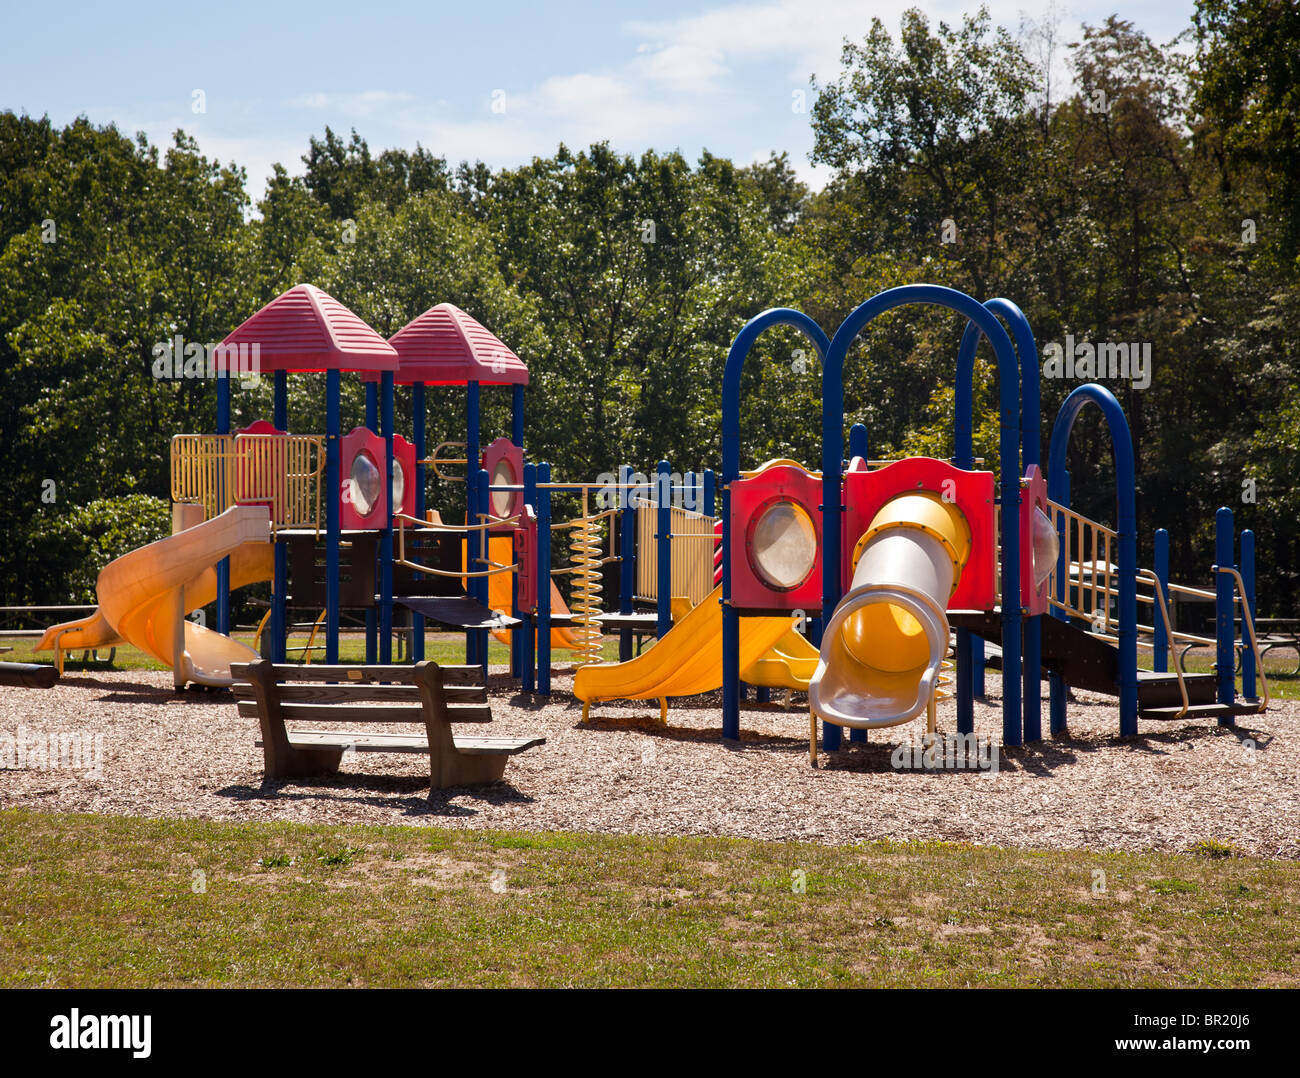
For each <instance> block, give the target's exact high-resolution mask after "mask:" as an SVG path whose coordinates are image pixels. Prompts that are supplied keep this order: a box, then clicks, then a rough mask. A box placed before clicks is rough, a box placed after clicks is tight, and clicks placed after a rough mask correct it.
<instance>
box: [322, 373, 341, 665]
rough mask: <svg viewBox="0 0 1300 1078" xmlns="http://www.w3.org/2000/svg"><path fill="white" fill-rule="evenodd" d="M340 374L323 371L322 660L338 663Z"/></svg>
mask: <svg viewBox="0 0 1300 1078" xmlns="http://www.w3.org/2000/svg"><path fill="white" fill-rule="evenodd" d="M339 390H340V386H339V372H338V370H337V369H334V370H329V371H326V372H325V505H326V512H325V661H326V662H327V663H337V662H338V661H339V491H340V486H339V426H340V419H339Z"/></svg>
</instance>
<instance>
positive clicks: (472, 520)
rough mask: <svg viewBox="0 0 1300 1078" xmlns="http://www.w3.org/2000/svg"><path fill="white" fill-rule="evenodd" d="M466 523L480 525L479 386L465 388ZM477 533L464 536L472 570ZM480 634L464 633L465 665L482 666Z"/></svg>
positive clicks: (470, 591) (467, 582)
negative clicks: (479, 651)
mask: <svg viewBox="0 0 1300 1078" xmlns="http://www.w3.org/2000/svg"><path fill="white" fill-rule="evenodd" d="M465 462H466V463H465V523H466V524H467V525H469V526H471V527H473V525H475V524H477V523H478V514H479V506H478V504H477V500H478V485H477V484H476V483H475V481H474V473H475V471H476V470H477V469H478V466H479V384H478V383H477V382H467V383H466V384H465ZM475 534H476V533H474V532H466V534H465V564H466V565H467V566H468V567H470V568H472V567H473V563H474V553H475V542H474V536H475ZM465 592H466V594H468V595H475V594H476V592H475V589H474V586H473V582H472V581H471V580H470V579H469V578H468V577H467V578H466V580H465ZM477 648H478V634H477V633H474V632H470V631H469V630H466V632H465V662H466V664H467V665H469V666H473V665H475V664H476V663H479V662H481V661H482V660H481V658H480V657H479V654H478V651H477Z"/></svg>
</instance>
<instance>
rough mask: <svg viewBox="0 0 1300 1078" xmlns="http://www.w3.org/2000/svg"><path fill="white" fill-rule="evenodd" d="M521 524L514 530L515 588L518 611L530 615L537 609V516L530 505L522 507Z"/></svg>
mask: <svg viewBox="0 0 1300 1078" xmlns="http://www.w3.org/2000/svg"><path fill="white" fill-rule="evenodd" d="M523 516H524V519H523V523H522V524H521V525H520V526H518V527H516V528H515V530H514V544H515V546H514V549H515V564H516V565H517V566H519V571H518V572H517V573H516V574H515V577H516V582H517V586H516V588H515V595H516V599H517V601H518V603H519V609H520V611H521V612H523V613H525V614H531V613H533V611H535V610H536V609H537V514H536V513H535V512H534V511H533V507H532V506H531V505H525V506H524V513H523Z"/></svg>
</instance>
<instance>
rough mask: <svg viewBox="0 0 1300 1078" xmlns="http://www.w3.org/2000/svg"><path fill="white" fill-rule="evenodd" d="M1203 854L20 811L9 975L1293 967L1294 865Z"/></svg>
mask: <svg viewBox="0 0 1300 1078" xmlns="http://www.w3.org/2000/svg"><path fill="white" fill-rule="evenodd" d="M1208 841H1209V840H1207V842H1208ZM1207 849H1209V850H1210V851H1211V852H1210V853H1208V854H1206V855H1195V854H1190V853H1189V854H1183V855H1174V854H1142V855H1137V854H1118V853H1092V852H1087V851H1071V852H1051V853H1047V852H1024V851H1014V850H1002V849H992V848H980V847H971V846H966V845H954V844H945V843H898V844H896V843H888V842H877V843H871V844H867V845H863V846H858V847H850V848H834V847H824V846H816V845H808V844H799V843H775V842H751V841H744V840H736V839H721V838H675V839H667V838H643V837H636V836H596V835H586V834H567V833H559V834H545V833H538V834H531V833H530V834H523V833H509V832H507V833H502V832H486V831H448V830H438V829H434V828H405V827H361V826H323V825H322V826H317V825H301V824H287V823H271V824H267V823H248V824H232V823H224V822H223V823H217V822H208V821H173V820H143V819H133V818H123V817H98V816H84V815H54V814H44V813H39V812H33V811H29V810H8V811H4V812H0V923H3V924H4V925H5V931H4V932H3V933H0V986H22V985H62V986H77V987H92V986H96V987H97V986H110V985H111V986H121V987H127V986H140V985H168V986H171V985H290V984H300V985H394V986H403V985H451V984H456V985H498V986H500V985H652V986H675V985H693V986H718V985H753V986H782V985H799V986H812V985H883V986H902V985H1008V986H1009V985H1044V986H1047V985H1060V986H1066V985H1070V986H1114V985H1135V986H1155V985H1186V986H1194V985H1196V986H1199V985H1217V986H1241V985H1261V984H1262V985H1282V984H1285V985H1295V984H1296V983H1298V982H1300V940H1297V937H1296V935H1295V932H1294V925H1295V923H1296V918H1297V915H1298V914H1300V865H1297V864H1295V863H1291V862H1277V861H1266V860H1259V859H1254V858H1249V857H1230V858H1225V857H1221V856H1218V854H1217V853H1216V852H1214V847H1213V846H1208V847H1207Z"/></svg>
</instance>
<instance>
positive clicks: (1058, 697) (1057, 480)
mask: <svg viewBox="0 0 1300 1078" xmlns="http://www.w3.org/2000/svg"><path fill="white" fill-rule="evenodd" d="M1088 404H1095V405H1097V407H1098V408H1100V409H1101V414H1102V416H1103V417H1104V418H1105V420H1106V427H1107V429H1108V430H1109V431H1110V441H1111V445H1112V446H1113V447H1114V450H1115V501H1116V528H1115V530H1116V532H1117V533H1118V535H1119V539H1118V544H1119V623H1120V630H1119V732H1120V734H1121V736H1124V737H1131V736H1133V735H1135V734H1136V733H1137V732H1138V726H1137V712H1138V697H1137V686H1138V676H1137V493H1136V489H1137V469H1136V466H1135V463H1134V458H1133V436H1132V434H1131V432H1130V431H1129V425H1128V419H1127V418H1125V416H1124V409H1123V408H1122V407H1121V406H1120V403H1119V401H1118V400H1116V399H1115V394H1114V393H1112V392H1111V391H1110V390H1109V389H1107V388H1106V387H1105V386H1103V385H1100V384H1099V383H1097V382H1088V383H1087V384H1086V385H1081V386H1079V387H1078V389H1076V390H1074V392H1072V393H1071V394H1070V395H1069V396H1068V397H1066V398H1065V402H1064V403H1063V404H1062V405H1061V410H1060V411H1059V412H1058V413H1057V414H1056V423H1055V424H1054V425H1053V427H1052V441H1051V447H1050V449H1049V450H1048V457H1047V496H1048V497H1049V498H1050V499H1051V500H1052V501H1054V502H1056V503H1057V504H1058V505H1063V506H1065V507H1066V508H1069V505H1070V475H1069V473H1068V472H1067V471H1066V469H1065V455H1066V450H1068V449H1069V447H1070V432H1071V431H1072V430H1073V429H1074V421H1075V420H1076V419H1077V418H1078V417H1079V413H1080V412H1081V411H1082V410H1083V408H1084V407H1085V406H1086V405H1088ZM1094 557H1095V555H1094ZM1064 562H1065V551H1064V548H1063V549H1062V551H1061V556H1060V559H1059V560H1058V562H1057V597H1058V598H1060V597H1061V595H1062V594H1063V588H1064V586H1065V579H1064ZM1051 709H1052V730H1053V732H1054V733H1055V732H1057V728H1058V726H1060V727H1062V728H1063V727H1064V719H1065V687H1064V685H1062V684H1060V678H1058V677H1053V678H1052V701H1051Z"/></svg>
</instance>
